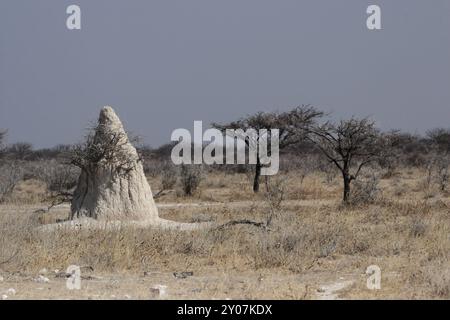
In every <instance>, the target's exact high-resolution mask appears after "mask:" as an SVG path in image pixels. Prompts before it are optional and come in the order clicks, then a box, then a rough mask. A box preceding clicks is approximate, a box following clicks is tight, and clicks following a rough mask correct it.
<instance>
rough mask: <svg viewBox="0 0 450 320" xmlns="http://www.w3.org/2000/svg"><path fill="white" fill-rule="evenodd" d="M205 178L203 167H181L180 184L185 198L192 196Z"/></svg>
mask: <svg viewBox="0 0 450 320" xmlns="http://www.w3.org/2000/svg"><path fill="white" fill-rule="evenodd" d="M203 178H204V172H203V166H202V165H184V164H183V165H181V169H180V183H181V190H182V191H183V194H184V195H185V196H192V195H193V194H194V193H195V192H196V191H197V189H198V187H199V186H200V182H201V181H202V179H203Z"/></svg>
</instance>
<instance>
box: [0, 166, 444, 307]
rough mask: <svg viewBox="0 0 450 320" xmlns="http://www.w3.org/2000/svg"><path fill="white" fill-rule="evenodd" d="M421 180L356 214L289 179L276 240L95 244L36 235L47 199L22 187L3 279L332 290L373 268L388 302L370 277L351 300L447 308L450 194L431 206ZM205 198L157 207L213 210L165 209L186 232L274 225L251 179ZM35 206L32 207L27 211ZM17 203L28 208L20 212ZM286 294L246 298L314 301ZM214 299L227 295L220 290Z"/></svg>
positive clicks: (197, 236) (239, 233)
mask: <svg viewBox="0 0 450 320" xmlns="http://www.w3.org/2000/svg"><path fill="white" fill-rule="evenodd" d="M422 177H423V173H421V172H418V171H413V172H411V171H406V170H405V171H403V172H401V174H400V175H397V176H395V177H391V178H389V179H383V180H381V182H380V186H381V189H382V190H383V192H382V196H381V198H380V199H379V200H377V201H376V202H375V203H372V204H370V205H360V206H352V207H348V206H341V204H340V202H339V198H340V194H341V188H340V184H339V183H340V181H339V179H335V180H334V181H333V182H331V183H329V184H327V183H326V182H325V178H324V176H322V175H320V174H314V175H309V176H307V177H306V178H305V180H304V182H303V183H302V184H301V185H300V186H299V185H297V184H296V175H295V173H290V174H289V175H288V176H287V177H284V178H285V179H286V186H287V190H288V191H287V192H286V194H285V199H286V200H285V201H284V202H283V203H282V207H281V212H280V214H279V215H277V216H276V217H275V218H274V220H273V222H272V225H271V229H270V230H265V229H263V228H258V227H254V226H245V225H243V226H233V227H230V228H226V229H223V230H201V231H191V232H175V231H170V232H167V231H161V230H154V229H147V230H135V229H127V228H124V229H122V230H120V231H97V232H95V233H92V232H89V231H83V230H81V231H55V232H40V231H38V230H37V229H36V228H35V227H36V226H38V225H39V224H40V221H43V220H42V216H41V217H40V216H39V215H38V214H36V213H33V210H34V209H36V208H37V207H39V206H42V204H39V202H40V201H41V200H42V199H44V198H45V196H43V195H42V194H41V193H42V190H41V189H40V187H39V186H38V185H37V184H36V182H35V181H34V182H33V181H32V182H29V181H28V182H26V183H24V184H22V185H21V186H19V188H18V189H17V190H16V194H15V195H14V197H13V198H12V199H11V203H9V204H3V205H1V206H0V263H1V264H0V270H3V271H4V272H14V271H21V272H30V273H33V272H37V271H38V270H40V269H42V268H48V269H60V270H61V269H65V268H66V267H67V266H68V265H71V264H76V265H88V266H92V267H93V268H94V269H95V270H96V271H99V272H107V273H120V274H122V273H126V274H141V273H142V272H144V271H148V270H164V271H166V272H172V271H180V270H195V272H196V273H204V274H208V273H209V272H216V273H217V272H218V273H224V274H231V273H234V274H236V273H238V274H241V275H245V274H249V273H250V274H255V273H258V274H259V273H262V274H270V275H271V276H272V277H276V275H280V277H281V275H283V276H284V277H285V276H289V275H301V276H303V277H308V276H311V277H315V279H316V282H321V281H325V279H326V277H325V276H323V277H322V275H324V274H326V275H327V276H328V277H329V276H330V275H338V274H352V275H354V276H355V277H357V278H358V277H361V275H362V274H364V272H365V269H366V267H367V266H369V265H371V264H377V265H379V266H380V267H381V269H382V274H383V283H382V290H380V291H379V292H375V293H374V292H372V291H369V290H367V288H365V278H364V277H363V278H361V279H360V281H358V282H357V283H356V284H355V285H353V286H352V287H351V288H348V289H346V290H345V291H343V293H342V294H343V297H347V298H374V297H375V298H444V299H449V298H450V220H449V218H450V216H449V212H450V210H449V203H450V201H449V199H448V198H447V196H446V195H445V194H436V195H435V196H434V197H433V198H430V197H429V196H428V194H427V193H428V190H422V189H420V188H418V187H417V186H418V185H420V183H421V179H422ZM157 180H158V177H156V178H154V179H152V180H150V183H151V184H152V186H158V184H159V182H158V181H157ZM33 188H34V189H33ZM399 188H403V189H405V190H407V191H403V192H400V191H399ZM153 189H157V187H156V188H155V187H154V188H153ZM200 189H201V190H200V192H198V193H196V194H195V195H194V197H189V198H187V197H183V196H180V195H179V194H178V193H177V192H176V190H172V191H170V192H168V193H167V194H165V195H164V196H162V197H161V198H160V199H158V202H159V203H164V202H166V203H173V202H177V203H189V202H206V203H207V204H205V205H204V206H201V207H192V206H191V207H177V208H163V209H160V215H161V216H162V217H164V218H168V219H173V220H178V221H189V222H192V221H207V220H211V221H216V222H217V223H224V222H227V221H230V220H235V219H250V220H253V221H264V219H266V217H267V215H268V211H269V210H270V207H269V205H268V204H267V203H266V201H265V197H264V195H263V194H261V195H256V196H255V195H254V194H253V193H252V192H251V185H250V183H249V181H248V177H247V176H246V175H245V174H241V175H239V174H235V175H225V174H209V176H208V179H207V180H205V181H203V182H202V184H201V186H200ZM30 190H34V192H32V191H30ZM154 191H157V190H154ZM27 197H28V201H26V202H25V201H24V200H21V199H24V198H27ZM19 201H24V202H22V203H29V205H25V204H22V205H19V204H18V202H19ZM230 201H232V202H230ZM65 214H66V213H65V212H64V211H60V212H58V210H56V209H55V211H54V213H50V214H45V215H48V216H49V217H46V218H47V220H49V221H50V220H52V217H53V218H54V217H56V216H61V215H63V216H64V215H65ZM44 220H45V219H44ZM212 270H213V271H212ZM321 277H322V278H321ZM358 279H359V278H358ZM252 281H253V280H252ZM274 281H275V280H274ZM255 286H256V284H255ZM289 287H290V288H291V289H289ZM280 288H281V289H280V290H281V291H276V292H268V291H263V292H261V293H259V294H256V293H255V292H253V291H252V290H258V289H257V288H256V287H254V288H253V289H252V287H247V293H246V297H250V298H261V297H265V298H302V297H303V298H305V297H306V298H311V297H312V296H310V295H307V293H305V292H303V291H305V290H303V291H302V292H303V293H300V291H301V290H300V289H299V287H298V284H294V283H284V284H283V286H281V287H280ZM303 289H305V288H303ZM215 290H216V292H217V291H220V290H221V289H220V287H218V286H216V288H215ZM283 290H284V291H283ZM280 292H282V293H280Z"/></svg>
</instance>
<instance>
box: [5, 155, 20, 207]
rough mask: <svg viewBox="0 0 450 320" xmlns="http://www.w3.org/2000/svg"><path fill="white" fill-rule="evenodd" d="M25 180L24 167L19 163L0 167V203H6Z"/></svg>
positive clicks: (10, 163)
mask: <svg viewBox="0 0 450 320" xmlns="http://www.w3.org/2000/svg"><path fill="white" fill-rule="evenodd" d="M22 178H23V167H22V166H21V165H20V164H19V162H17V161H12V162H6V163H5V164H2V165H0V203H2V202H4V201H5V200H6V199H7V198H8V197H9V196H10V195H11V194H12V192H13V191H14V188H15V187H16V186H17V184H18V183H19V182H20V181H21V180H22Z"/></svg>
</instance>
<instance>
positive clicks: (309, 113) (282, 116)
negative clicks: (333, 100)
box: [212, 105, 323, 192]
mask: <svg viewBox="0 0 450 320" xmlns="http://www.w3.org/2000/svg"><path fill="white" fill-rule="evenodd" d="M322 116H323V112H321V111H318V110H317V109H316V108H314V107H312V106H310V105H302V106H298V107H295V108H294V109H292V110H291V111H287V112H258V113H256V114H254V115H250V116H247V117H245V118H241V119H239V120H237V121H233V122H230V123H227V124H218V123H213V124H212V126H213V127H214V128H216V129H219V130H221V131H222V132H224V133H226V130H227V129H234V130H236V129H241V130H243V131H244V132H247V131H248V130H249V129H253V130H255V131H256V133H257V134H256V135H255V136H254V138H253V139H254V140H253V141H251V139H252V138H251V137H249V136H248V135H244V136H243V137H240V138H241V139H242V140H243V141H244V142H245V144H246V146H247V148H248V147H249V146H250V145H253V146H257V145H258V143H259V140H260V139H263V138H264V139H267V140H268V141H267V143H268V144H270V143H271V141H270V137H271V136H270V135H267V136H265V137H262V136H260V130H261V129H267V130H270V129H278V130H279V149H280V150H282V149H283V148H286V147H287V146H290V145H292V144H296V143H298V142H300V141H302V140H303V139H304V138H305V135H306V133H307V132H308V128H309V127H311V126H312V125H314V124H315V123H316V120H317V119H318V118H320V117H322ZM238 138H239V137H238ZM268 152H270V149H269V148H268ZM262 167H263V164H262V162H261V155H260V150H259V148H256V164H255V168H254V170H255V171H254V178H253V191H254V192H258V191H259V185H260V177H261V168H262Z"/></svg>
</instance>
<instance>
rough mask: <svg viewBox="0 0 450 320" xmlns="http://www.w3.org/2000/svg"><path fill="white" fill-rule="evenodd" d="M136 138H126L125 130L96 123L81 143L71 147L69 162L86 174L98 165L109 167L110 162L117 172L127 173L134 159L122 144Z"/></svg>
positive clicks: (94, 169) (91, 172) (93, 170)
mask: <svg viewBox="0 0 450 320" xmlns="http://www.w3.org/2000/svg"><path fill="white" fill-rule="evenodd" d="M128 141H130V142H135V141H137V138H132V139H130V140H128V139H127V134H126V133H125V132H116V131H114V132H113V131H111V130H110V129H109V128H108V127H107V126H104V125H102V124H98V125H97V127H95V128H92V129H91V130H90V131H89V132H88V134H87V136H86V138H85V141H84V142H83V143H80V144H77V145H75V146H74V147H73V149H72V150H71V153H70V159H71V160H70V163H71V164H73V165H75V166H77V167H79V168H80V169H81V170H82V171H84V172H85V173H86V174H88V175H90V174H93V173H94V172H95V171H96V170H97V169H98V168H99V167H109V166H111V164H112V163H114V164H115V168H116V170H117V171H119V173H124V174H126V173H128V172H129V171H130V170H132V169H133V166H134V164H135V161H136V160H140V159H131V158H130V157H129V155H128V154H127V153H126V150H125V149H124V146H125V145H126V144H127V143H128Z"/></svg>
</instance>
